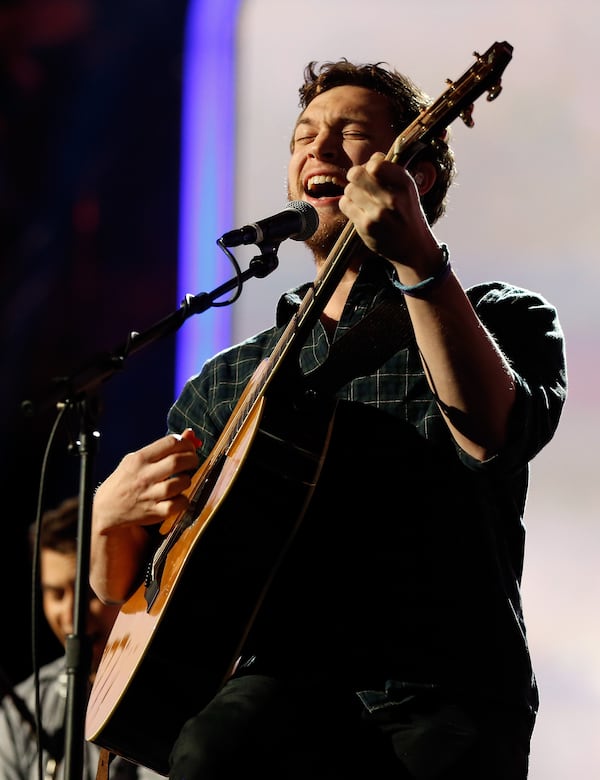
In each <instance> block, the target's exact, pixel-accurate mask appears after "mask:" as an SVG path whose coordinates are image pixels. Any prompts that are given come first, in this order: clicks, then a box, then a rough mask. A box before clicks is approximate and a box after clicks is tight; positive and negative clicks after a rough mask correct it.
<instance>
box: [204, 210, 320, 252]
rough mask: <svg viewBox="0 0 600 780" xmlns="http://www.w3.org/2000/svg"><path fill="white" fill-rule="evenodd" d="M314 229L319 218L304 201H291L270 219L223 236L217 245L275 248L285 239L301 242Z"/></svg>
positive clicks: (317, 224) (310, 234)
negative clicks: (270, 246)
mask: <svg viewBox="0 0 600 780" xmlns="http://www.w3.org/2000/svg"><path fill="white" fill-rule="evenodd" d="M318 226H319V215H318V213H317V210H316V209H315V208H314V206H311V205H310V203H307V202H306V201H304V200H292V201H290V202H289V203H288V204H287V206H286V207H285V209H284V210H283V211H280V212H279V214H275V215H274V216H273V217H267V218H266V219H261V220H259V221H258V222H253V223H252V224H251V225H245V226H244V227H241V228H238V229H237V230H230V231H229V232H228V233H224V234H223V235H222V236H221V238H220V239H219V243H221V244H223V245H224V246H228V247H231V246H240V245H241V244H257V245H259V246H260V244H277V243H279V242H281V241H284V240H285V239H286V238H293V239H294V241H304V240H305V239H307V238H310V237H311V236H312V234H313V233H314V232H315V231H316V229H317V228H318Z"/></svg>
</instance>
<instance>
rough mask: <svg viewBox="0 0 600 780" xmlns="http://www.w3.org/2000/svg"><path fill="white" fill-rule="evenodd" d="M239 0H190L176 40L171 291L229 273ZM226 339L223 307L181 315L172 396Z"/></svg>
mask: <svg viewBox="0 0 600 780" xmlns="http://www.w3.org/2000/svg"><path fill="white" fill-rule="evenodd" d="M240 2H241V0H192V2H191V3H190V6H189V11H188V17H187V22H186V30H185V41H184V62H183V71H184V72H183V93H182V122H181V126H182V131H181V132H182V150H181V192H180V214H181V216H180V227H179V274H178V284H177V292H178V296H179V302H180V303H181V302H182V301H183V300H184V298H185V296H186V295H187V294H191V295H197V294H199V293H204V292H206V293H210V292H212V291H213V290H215V289H216V288H217V287H218V286H219V285H221V284H223V283H224V282H225V281H227V280H228V279H229V278H230V277H232V276H233V269H232V267H231V264H230V262H229V260H228V259H227V257H226V256H225V255H224V253H223V252H222V251H221V250H220V249H219V248H218V247H217V245H216V243H215V242H216V240H217V238H219V236H221V235H222V234H223V233H224V232H226V231H227V230H229V229H231V226H232V214H233V180H234V172H233V171H234V160H235V63H236V27H237V17H238V6H239V5H240ZM230 339H231V313H230V309H229V307H221V308H216V309H215V308H210V309H208V310H207V311H205V312H201V313H200V314H196V315H194V316H193V317H191V318H189V319H188V320H187V321H186V322H185V323H184V324H183V325H182V326H181V328H180V329H179V332H178V334H177V346H176V362H175V393H176V395H177V394H179V392H180V391H181V388H182V387H183V384H184V382H185V380H186V379H187V378H188V377H189V376H191V375H192V374H194V373H197V372H198V371H199V369H200V368H201V366H202V364H203V363H204V361H205V360H206V358H208V357H210V356H211V355H213V354H214V353H215V352H217V351H219V350H220V349H222V348H223V347H225V346H228V345H229V343H230Z"/></svg>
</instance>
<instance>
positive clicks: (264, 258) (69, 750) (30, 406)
mask: <svg viewBox="0 0 600 780" xmlns="http://www.w3.org/2000/svg"><path fill="white" fill-rule="evenodd" d="M259 248H260V251H261V254H260V255H257V256H256V257H254V258H253V259H252V260H251V261H250V263H249V266H248V268H247V270H246V271H243V272H239V273H238V274H237V275H236V276H235V277H233V278H231V279H230V280H229V281H227V282H225V283H224V284H222V285H220V286H219V287H217V288H215V289H214V290H213V291H212V292H210V293H206V292H204V293H199V294H198V295H189V294H188V295H186V296H185V298H184V300H183V302H182V304H181V306H180V308H179V309H177V310H176V311H174V312H172V313H171V314H170V315H168V316H167V317H165V318H163V319H162V320H160V321H159V322H157V323H156V324H154V325H152V326H151V327H150V328H149V329H148V330H147V331H145V332H143V333H137V332H131V333H130V334H129V336H128V338H127V340H126V341H125V343H124V344H122V345H121V346H120V347H118V348H117V349H116V350H115V351H114V352H111V353H109V354H108V355H101V356H100V357H99V358H97V359H96V360H95V361H94V362H92V363H91V364H90V365H88V366H85V367H84V368H83V369H82V370H80V371H79V372H78V373H77V374H75V375H74V376H72V377H66V378H60V379H59V380H57V387H56V389H54V390H53V391H52V392H51V393H50V394H49V395H48V397H47V398H46V399H45V400H44V401H43V402H42V404H40V405H39V406H37V407H36V405H35V404H34V403H33V402H31V401H29V400H27V401H23V403H22V404H21V409H22V411H23V413H24V414H25V415H26V416H29V417H31V416H33V415H34V414H35V413H36V412H37V411H39V410H41V409H47V408H49V407H51V406H54V407H56V408H62V407H64V406H66V407H69V408H76V410H77V413H78V416H79V420H80V435H79V453H80V458H81V459H80V474H79V510H78V520H77V522H78V542H77V571H76V575H75V599H74V615H73V634H71V635H69V636H68V637H67V641H66V654H65V659H66V671H67V706H66V713H65V775H64V776H65V780H81V778H82V777H83V768H84V758H83V757H84V742H85V710H86V707H87V697H88V690H89V672H90V662H91V647H90V646H89V642H88V641H87V639H86V636H85V626H86V616H87V608H88V596H87V594H88V582H89V563H90V541H91V515H92V501H93V486H92V482H93V471H94V469H93V464H94V458H95V455H96V441H97V438H98V435H97V432H96V430H95V425H94V423H95V418H96V416H97V408H96V407H97V405H96V404H95V403H92V404H90V402H89V398H88V394H89V393H90V392H92V391H94V390H95V389H96V388H97V387H98V386H99V385H100V384H101V383H102V382H104V381H106V380H107V379H108V378H109V377H110V376H112V374H114V373H116V372H117V371H119V370H120V369H121V368H122V367H123V364H124V362H125V359H126V358H127V357H129V356H130V355H133V354H134V353H135V352H138V351H139V350H140V349H142V347H146V346H148V345H149V344H152V343H154V342H155V341H157V340H158V339H161V338H164V337H166V336H169V335H171V334H172V333H174V332H175V331H176V330H177V329H178V328H180V327H181V325H183V323H184V322H185V321H186V320H187V319H188V318H189V317H191V316H192V315H194V314H200V313H201V312H203V311H206V310H207V309H208V308H210V307H211V306H212V305H225V304H215V301H216V300H217V299H218V298H220V297H221V296H222V295H224V294H225V293H226V292H229V291H230V290H233V289H235V288H237V289H238V294H239V292H240V291H241V288H242V286H243V283H244V282H245V281H246V280H247V279H250V278H252V277H256V278H259V279H261V278H263V277H265V276H267V275H268V274H270V273H271V272H272V271H274V270H275V269H276V268H277V266H278V264H279V259H278V257H277V249H278V248H279V244H276V245H270V244H269V245H266V244H265V245H261V246H259ZM228 254H229V253H228ZM234 264H235V265H236V268H237V263H236V262H235V259H234ZM236 297H237V296H236ZM233 300H235V297H234V298H233V299H232V300H230V301H229V303H232V302H233Z"/></svg>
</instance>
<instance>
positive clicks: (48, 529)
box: [30, 496, 79, 555]
mask: <svg viewBox="0 0 600 780" xmlns="http://www.w3.org/2000/svg"><path fill="white" fill-rule="evenodd" d="M78 513H79V499H78V497H77V496H70V497H69V498H65V499H64V500H63V501H61V503H60V504H59V505H58V506H57V507H54V508H52V509H47V510H46V511H45V512H44V514H43V515H42V520H41V527H40V549H41V550H54V551H55V552H58V553H62V554H63V555H68V554H69V553H74V552H76V551H77V521H78ZM33 532H34V529H33V528H31V529H30V538H31V540H33Z"/></svg>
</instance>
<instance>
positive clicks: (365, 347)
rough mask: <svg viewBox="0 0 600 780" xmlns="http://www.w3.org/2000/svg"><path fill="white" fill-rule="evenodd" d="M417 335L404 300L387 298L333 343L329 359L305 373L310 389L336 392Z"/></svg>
mask: <svg viewBox="0 0 600 780" xmlns="http://www.w3.org/2000/svg"><path fill="white" fill-rule="evenodd" d="M414 339H415V336H414V332H413V328H412V323H411V320H410V317H409V316H408V310H407V308H406V304H405V303H404V300H403V299H401V298H386V299H384V300H383V301H382V302H381V303H379V304H378V305H377V306H376V307H375V308H374V309H372V310H371V311H370V312H369V313H368V314H367V315H366V316H365V317H363V319H362V320H361V321H360V322H358V323H357V324H356V325H354V326H353V327H352V328H350V329H349V330H348V331H347V332H346V333H344V335H343V336H341V337H340V338H339V339H337V340H335V341H334V342H333V343H332V344H331V346H330V348H329V355H328V356H327V359H326V360H325V361H324V362H323V363H322V364H321V365H320V366H319V367H318V368H317V369H315V370H314V371H312V372H311V373H310V374H309V375H308V376H306V377H305V380H306V386H307V389H308V390H311V391H314V392H315V393H317V394H326V395H332V394H333V393H335V392H336V391H337V390H338V389H339V388H340V387H342V386H343V385H345V384H346V383H347V382H349V381H350V380H351V379H354V378H355V377H358V376H367V375H368V374H372V373H373V372H374V371H375V370H376V369H378V368H379V367H380V366H381V365H382V364H383V363H385V361H386V360H388V359H389V358H390V357H391V356H392V355H394V354H395V353H396V352H398V351H399V350H400V349H404V348H406V347H408V346H409V345H410V344H411V343H414Z"/></svg>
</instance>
